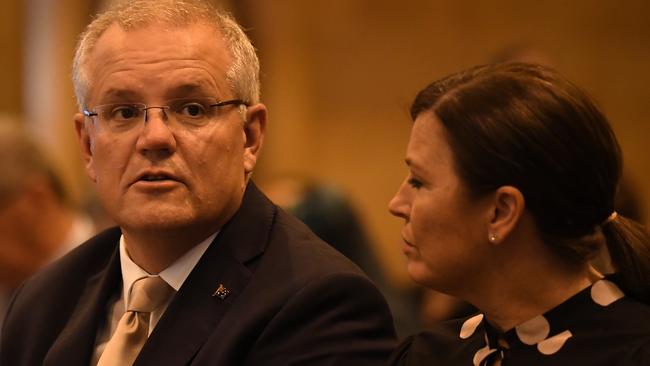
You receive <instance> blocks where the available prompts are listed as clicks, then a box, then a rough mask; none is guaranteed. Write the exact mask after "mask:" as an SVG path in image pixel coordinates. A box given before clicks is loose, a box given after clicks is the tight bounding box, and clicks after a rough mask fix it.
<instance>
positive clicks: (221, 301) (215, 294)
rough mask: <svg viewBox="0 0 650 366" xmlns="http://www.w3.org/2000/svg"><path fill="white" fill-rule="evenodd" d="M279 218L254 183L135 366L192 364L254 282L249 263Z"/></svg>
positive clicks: (266, 240) (168, 309)
mask: <svg viewBox="0 0 650 366" xmlns="http://www.w3.org/2000/svg"><path fill="white" fill-rule="evenodd" d="M274 215H275V206H274V205H273V204H272V203H271V202H270V201H269V200H268V199H267V198H266V197H264V195H263V194H262V193H261V192H259V190H257V188H256V187H255V185H254V184H253V183H250V184H249V185H248V187H247V189H246V192H245V194H244V198H243V200H242V205H241V207H240V209H239V210H238V212H237V213H236V214H235V215H234V216H233V218H232V219H231V220H230V221H229V222H228V223H227V224H226V225H225V226H224V227H223V228H222V230H221V232H220V233H219V235H217V237H216V238H215V240H214V241H213V242H212V243H211V244H210V247H209V248H208V249H207V250H206V252H205V254H204V255H203V257H201V259H200V260H199V262H198V263H197V265H196V267H195V268H194V270H193V271H192V272H191V273H190V275H189V277H188V278H187V280H186V281H185V283H184V284H183V286H182V287H181V288H180V290H179V291H178V293H177V294H176V296H175V297H174V299H173V300H172V302H171V303H170V304H169V307H168V308H167V310H166V311H165V314H164V315H163V317H162V318H161V319H160V321H159V322H158V325H156V328H155V329H154V331H153V333H152V334H151V336H150V337H149V339H148V341H147V343H146V344H145V345H144V347H143V349H142V351H141V352H140V355H139V356H138V359H137V360H136V361H135V363H134V365H185V364H188V363H190V362H191V360H192V358H193V357H194V355H195V354H196V353H197V352H198V350H199V349H200V348H201V346H202V345H203V343H204V342H205V341H206V339H207V338H208V336H209V335H210V334H211V333H212V332H213V330H214V328H215V327H216V326H217V324H218V323H219V321H220V320H221V319H222V318H223V316H224V315H225V314H226V313H227V312H228V309H229V308H230V306H231V304H232V303H233V302H234V301H235V299H236V298H237V296H238V295H239V294H240V293H241V292H242V291H243V290H244V288H245V287H246V285H247V284H248V281H249V280H250V278H251V277H252V274H253V267H251V266H250V263H251V262H252V261H253V260H254V259H255V258H258V257H259V256H260V255H262V254H263V252H264V249H265V247H266V245H267V242H268V236H269V231H270V228H271V224H272V222H273V217H274ZM217 290H219V291H217Z"/></svg>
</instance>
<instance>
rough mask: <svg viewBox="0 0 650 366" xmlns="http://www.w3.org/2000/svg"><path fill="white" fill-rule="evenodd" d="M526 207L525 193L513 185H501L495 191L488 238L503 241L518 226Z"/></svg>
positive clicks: (491, 241) (492, 242)
mask: <svg viewBox="0 0 650 366" xmlns="http://www.w3.org/2000/svg"><path fill="white" fill-rule="evenodd" d="M525 208H526V202H525V200H524V195H523V194H522V193H521V191H519V189H517V188H515V187H512V186H501V187H499V188H498V189H497V190H496V192H495V193H494V201H493V205H492V209H491V210H492V211H491V213H490V215H491V216H490V222H489V224H488V232H487V239H488V241H489V242H490V243H491V244H495V245H498V244H500V243H502V242H503V241H504V240H505V239H506V238H507V237H508V236H509V235H510V234H511V233H512V232H513V231H514V230H515V229H516V228H517V225H518V224H519V222H520V219H521V217H522V215H523V213H524V210H525Z"/></svg>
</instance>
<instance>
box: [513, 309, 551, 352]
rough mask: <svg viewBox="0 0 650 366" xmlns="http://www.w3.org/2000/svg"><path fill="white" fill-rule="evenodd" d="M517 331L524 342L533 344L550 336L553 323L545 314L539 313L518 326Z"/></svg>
mask: <svg viewBox="0 0 650 366" xmlns="http://www.w3.org/2000/svg"><path fill="white" fill-rule="evenodd" d="M515 331H516V332H517V336H518V337H519V339H520V340H521V342H522V343H524V344H527V345H529V346H532V345H534V344H537V343H539V342H541V341H543V340H544V339H546V337H548V334H549V333H550V332H551V325H550V324H549V323H548V320H546V318H545V317H544V316H542V315H538V316H536V317H534V318H532V319H530V320H528V321H526V322H524V323H522V324H519V325H518V326H516V327H515Z"/></svg>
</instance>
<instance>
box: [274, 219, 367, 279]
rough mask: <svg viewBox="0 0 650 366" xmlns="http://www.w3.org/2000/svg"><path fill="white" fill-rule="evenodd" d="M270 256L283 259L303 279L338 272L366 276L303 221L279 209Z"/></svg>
mask: <svg viewBox="0 0 650 366" xmlns="http://www.w3.org/2000/svg"><path fill="white" fill-rule="evenodd" d="M267 250H268V252H269V253H267V254H268V255H270V256H271V257H272V258H274V259H276V260H282V261H284V262H285V263H286V264H287V265H290V266H292V268H293V269H294V270H295V271H293V274H294V275H295V276H297V277H298V278H301V277H314V276H316V277H320V276H328V275H331V274H334V273H348V274H350V275H360V276H363V277H365V274H364V273H363V272H362V271H361V269H359V267H358V266H357V265H356V264H355V263H353V262H352V261H351V260H350V259H348V258H347V257H345V256H344V255H343V254H341V253H340V252H339V251H337V250H336V249H334V248H333V247H332V246H331V245H329V244H327V243H326V242H325V241H323V240H322V239H320V238H319V237H318V236H316V234H314V233H313V232H312V231H311V230H310V229H309V228H308V227H307V226H306V225H305V224H304V223H303V222H302V221H300V220H298V219H297V218H295V217H293V216H291V215H289V214H288V213H286V212H284V211H283V210H281V209H279V210H278V213H277V216H276V220H275V225H274V229H273V230H272V231H271V237H270V240H269V247H268V248H267Z"/></svg>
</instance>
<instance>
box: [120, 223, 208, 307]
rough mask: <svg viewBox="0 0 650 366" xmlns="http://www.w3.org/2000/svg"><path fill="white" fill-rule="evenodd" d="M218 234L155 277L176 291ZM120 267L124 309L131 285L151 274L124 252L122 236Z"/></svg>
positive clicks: (122, 237) (201, 243)
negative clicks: (158, 277)
mask: <svg viewBox="0 0 650 366" xmlns="http://www.w3.org/2000/svg"><path fill="white" fill-rule="evenodd" d="M218 233H219V232H216V233H214V234H212V235H210V236H209V237H208V238H207V239H205V240H203V241H202V242H200V243H199V244H197V245H195V246H194V247H193V248H192V249H190V250H188V251H187V253H185V254H183V256H181V257H180V258H178V259H177V260H176V261H174V263H172V264H171V265H170V266H169V267H167V268H165V269H164V270H163V271H161V272H160V273H159V274H158V275H157V276H160V278H162V279H163V280H164V281H165V282H167V284H168V285H169V286H171V287H172V288H173V289H174V290H175V291H178V290H179V289H180V288H181V286H182V285H183V283H184V282H185V280H186V279H187V277H188V276H189V275H190V272H192V269H194V267H195V266H196V264H197V263H198V262H199V259H201V257H202V256H203V253H205V251H206V250H207V249H208V247H209V246H210V243H212V241H213V240H214V238H215V237H216V236H217V234H218ZM120 266H121V269H122V286H123V288H122V290H123V292H122V297H123V299H124V307H125V308H126V304H128V303H129V296H130V295H131V286H133V283H134V282H135V281H137V280H139V279H140V278H143V277H148V276H151V274H149V273H148V272H147V271H145V270H144V269H142V268H141V267H140V266H138V265H137V264H136V263H135V262H133V260H131V258H130V257H129V255H128V253H127V252H126V245H125V243H124V235H121V236H120ZM125 311H126V309H125Z"/></svg>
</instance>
